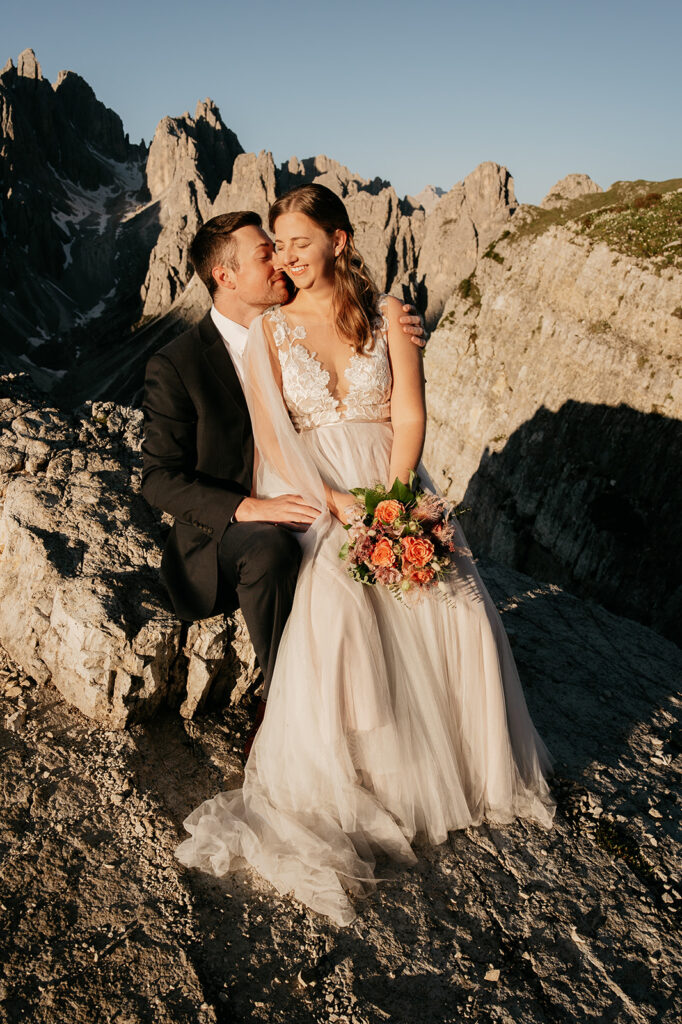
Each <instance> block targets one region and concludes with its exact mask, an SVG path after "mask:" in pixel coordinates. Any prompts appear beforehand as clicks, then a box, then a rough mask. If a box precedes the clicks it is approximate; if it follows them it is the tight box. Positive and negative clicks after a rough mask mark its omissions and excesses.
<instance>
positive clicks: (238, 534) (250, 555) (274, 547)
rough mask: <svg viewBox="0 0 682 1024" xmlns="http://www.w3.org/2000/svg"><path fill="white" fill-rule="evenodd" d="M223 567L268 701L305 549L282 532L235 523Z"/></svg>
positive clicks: (221, 553) (222, 554) (224, 544)
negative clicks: (237, 599) (257, 665)
mask: <svg viewBox="0 0 682 1024" xmlns="http://www.w3.org/2000/svg"><path fill="white" fill-rule="evenodd" d="M218 561H219V564H220V569H221V572H222V573H223V574H224V576H225V581H226V583H227V584H228V585H229V586H231V587H233V588H234V589H235V590H236V592H237V597H238V598H239V605H240V607H241V610H242V614H243V616H244V621H245V622H246V626H247V629H248V631H249V636H250V637H251V643H252V644H253V648H254V650H255V652H256V657H257V658H258V664H259V665H260V667H261V671H262V673H263V678H264V687H263V696H264V698H265V697H267V695H268V691H269V689H270V682H271V680H272V673H273V670H274V667H275V659H276V657H277V648H278V647H279V641H280V638H281V636H282V632H283V630H284V626H285V623H286V621H287V619H288V617H289V612H290V610H291V605H292V602H293V599H294V591H295V589H296V577H297V575H298V566H299V563H300V561H301V546H300V544H299V543H298V540H297V539H296V536H295V535H294V534H293V533H291V531H290V530H287V529H285V528H284V527H282V526H275V525H273V524H271V523H233V524H232V525H231V526H228V528H227V529H226V531H225V533H224V535H223V538H222V540H221V542H220V546H219V548H218Z"/></svg>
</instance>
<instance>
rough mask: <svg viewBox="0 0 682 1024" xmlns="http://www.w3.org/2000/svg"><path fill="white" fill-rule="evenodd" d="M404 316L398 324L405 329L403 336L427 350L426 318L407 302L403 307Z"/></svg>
mask: <svg viewBox="0 0 682 1024" xmlns="http://www.w3.org/2000/svg"><path fill="white" fill-rule="evenodd" d="M403 314H405V315H403V316H401V317H399V319H398V322H399V324H400V325H401V327H402V329H403V334H407V336H408V337H409V339H410V341H412V342H414V344H415V345H418V346H419V348H425V347H426V342H427V341H428V338H427V335H426V327H425V326H424V318H423V317H422V316H421V315H420V314H419V313H418V312H417V310H416V309H415V308H414V306H412V305H410V303H409V302H406V303H405V304H404V306H403Z"/></svg>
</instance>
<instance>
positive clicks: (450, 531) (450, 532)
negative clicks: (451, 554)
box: [431, 523, 455, 551]
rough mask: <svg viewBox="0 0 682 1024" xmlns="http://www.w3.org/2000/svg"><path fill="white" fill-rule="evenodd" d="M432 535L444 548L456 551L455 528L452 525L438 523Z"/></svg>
mask: <svg viewBox="0 0 682 1024" xmlns="http://www.w3.org/2000/svg"><path fill="white" fill-rule="evenodd" d="M431 533H432V535H433V536H434V537H435V538H436V540H437V541H439V542H440V543H441V544H442V545H443V547H446V548H448V549H449V550H450V551H454V544H453V540H454V537H455V527H454V525H453V524H452V523H436V525H435V526H434V527H433V528H432V530H431Z"/></svg>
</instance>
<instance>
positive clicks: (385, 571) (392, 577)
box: [374, 565, 402, 587]
mask: <svg viewBox="0 0 682 1024" xmlns="http://www.w3.org/2000/svg"><path fill="white" fill-rule="evenodd" d="M374 579H375V580H376V581H377V583H382V584H383V585H384V586H385V587H393V586H396V585H397V584H398V583H400V581H401V579H402V576H401V575H400V570H398V569H396V568H395V567H394V566H390V565H382V566H379V567H378V568H377V569H375V570H374Z"/></svg>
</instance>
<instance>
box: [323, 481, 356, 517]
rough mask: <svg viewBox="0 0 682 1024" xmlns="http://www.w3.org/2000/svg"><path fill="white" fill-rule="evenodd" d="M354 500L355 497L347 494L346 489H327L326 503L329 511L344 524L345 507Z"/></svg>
mask: <svg viewBox="0 0 682 1024" xmlns="http://www.w3.org/2000/svg"><path fill="white" fill-rule="evenodd" d="M354 501H355V498H354V497H353V495H352V494H348V492H347V491H334V490H332V489H331V488H329V489H328V490H327V505H328V506H329V511H330V512H331V514H332V515H333V516H336V518H337V519H338V520H339V522H341V523H343V525H344V526H346V525H347V524H348V520H347V518H346V514H345V512H346V509H347V508H349V507H350V506H351V505H352V504H353V502H354Z"/></svg>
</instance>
